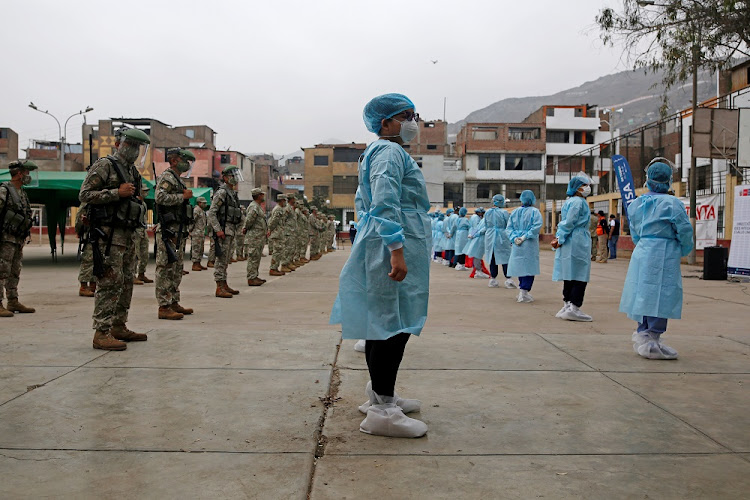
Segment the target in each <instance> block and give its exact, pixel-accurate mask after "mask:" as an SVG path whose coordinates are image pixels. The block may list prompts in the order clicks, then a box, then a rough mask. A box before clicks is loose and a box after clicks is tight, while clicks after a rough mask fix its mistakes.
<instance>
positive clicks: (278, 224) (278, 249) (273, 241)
mask: <svg viewBox="0 0 750 500" xmlns="http://www.w3.org/2000/svg"><path fill="white" fill-rule="evenodd" d="M276 201H277V202H278V203H277V204H276V206H275V207H273V210H271V215H270V217H269V218H268V230H269V231H270V235H269V237H268V253H270V254H271V269H270V270H269V271H268V274H270V275H271V276H284V275H285V274H286V273H285V272H284V271H281V270H280V269H279V267H280V266H281V259H282V252H283V249H282V244H283V242H284V227H283V222H284V214H285V211H286V196H285V195H283V194H280V195H278V196H277V197H276Z"/></svg>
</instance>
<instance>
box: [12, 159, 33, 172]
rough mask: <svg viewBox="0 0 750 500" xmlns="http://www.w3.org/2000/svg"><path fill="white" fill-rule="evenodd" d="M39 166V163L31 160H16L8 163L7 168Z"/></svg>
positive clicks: (17, 168)
mask: <svg viewBox="0 0 750 500" xmlns="http://www.w3.org/2000/svg"><path fill="white" fill-rule="evenodd" d="M38 168H39V165H37V164H36V163H34V162H33V161H31V160H16V161H12V162H10V163H9V164H8V170H21V169H23V170H29V171H31V170H36V169H38Z"/></svg>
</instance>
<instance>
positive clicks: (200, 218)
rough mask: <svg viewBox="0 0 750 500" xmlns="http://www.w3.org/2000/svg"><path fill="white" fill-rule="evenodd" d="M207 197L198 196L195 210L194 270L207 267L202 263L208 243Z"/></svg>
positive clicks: (192, 254) (192, 234)
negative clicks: (205, 246)
mask: <svg viewBox="0 0 750 500" xmlns="http://www.w3.org/2000/svg"><path fill="white" fill-rule="evenodd" d="M206 206H207V203H206V199H205V198H198V203H197V204H196V206H195V209H194V210H193V225H192V227H191V228H190V256H191V259H192V261H193V271H204V270H205V269H207V268H206V267H204V266H203V265H201V260H202V259H203V246H204V245H205V243H206Z"/></svg>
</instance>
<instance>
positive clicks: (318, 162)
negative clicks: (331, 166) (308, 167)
mask: <svg viewBox="0 0 750 500" xmlns="http://www.w3.org/2000/svg"><path fill="white" fill-rule="evenodd" d="M313 165H315V166H316V167H327V166H328V155H315V158H313Z"/></svg>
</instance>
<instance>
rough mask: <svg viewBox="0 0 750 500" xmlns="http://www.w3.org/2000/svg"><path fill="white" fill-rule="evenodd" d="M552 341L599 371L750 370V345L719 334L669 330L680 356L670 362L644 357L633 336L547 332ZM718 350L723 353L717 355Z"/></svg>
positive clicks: (667, 336) (666, 337) (668, 341)
mask: <svg viewBox="0 0 750 500" xmlns="http://www.w3.org/2000/svg"><path fill="white" fill-rule="evenodd" d="M543 337H544V338H545V339H547V340H548V341H549V342H550V343H552V344H554V345H556V346H557V347H559V348H560V349H562V350H563V351H565V352H567V353H569V354H570V355H572V356H574V357H575V358H576V359H580V360H581V361H583V362H584V363H586V364H587V365H589V366H591V367H593V368H595V369H596V370H600V371H606V372H609V371H615V372H619V371H625V372H678V373H750V345H743V344H740V343H738V342H734V341H732V340H729V339H725V338H720V337H696V336H690V335H677V334H671V333H667V334H665V335H664V337H663V339H664V341H665V343H666V344H667V345H669V346H671V347H673V348H675V349H676V350H677V352H678V353H679V354H680V357H679V358H678V359H676V360H672V361H669V362H662V361H654V360H649V359H644V358H642V357H640V356H639V355H638V354H636V353H635V351H633V342H631V339H630V335H620V336H614V335H602V336H600V337H599V338H596V339H595V340H594V339H591V338H586V339H585V340H583V339H581V336H580V335H570V334H559V335H557V334H546V335H543ZM717 353H721V355H719V356H717Z"/></svg>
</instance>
